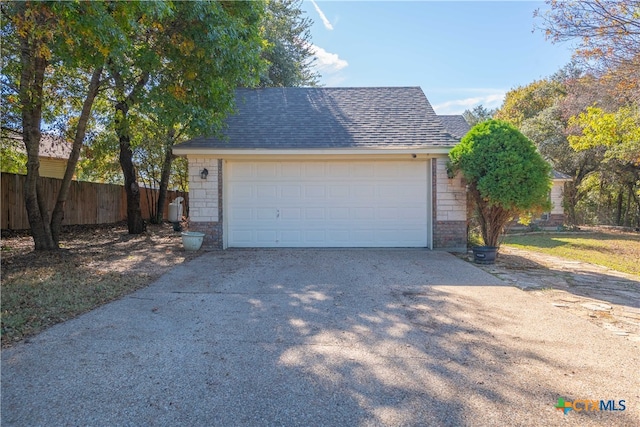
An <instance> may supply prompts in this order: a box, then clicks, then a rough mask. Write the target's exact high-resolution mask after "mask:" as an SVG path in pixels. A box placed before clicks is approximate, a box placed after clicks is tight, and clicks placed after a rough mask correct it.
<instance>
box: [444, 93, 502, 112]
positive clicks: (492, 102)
mask: <svg viewBox="0 0 640 427" xmlns="http://www.w3.org/2000/svg"><path fill="white" fill-rule="evenodd" d="M506 93H507V92H506V91H499V92H496V93H491V94H487V95H484V96H473V97H469V98H463V99H455V100H453V101H447V102H442V103H440V104H437V105H434V106H433V109H434V110H435V111H436V113H437V114H462V113H464V111H465V110H470V109H472V108H473V107H475V106H477V105H480V104H482V105H483V106H484V107H486V108H489V109H491V108H498V107H500V105H502V101H504V97H505V95H506Z"/></svg>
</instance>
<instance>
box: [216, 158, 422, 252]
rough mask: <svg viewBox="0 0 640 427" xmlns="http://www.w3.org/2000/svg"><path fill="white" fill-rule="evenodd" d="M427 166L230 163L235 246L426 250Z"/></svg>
mask: <svg viewBox="0 0 640 427" xmlns="http://www.w3.org/2000/svg"><path fill="white" fill-rule="evenodd" d="M427 169H428V168H427V163H426V162H424V161H422V162H421V161H408V162H405V161H375V162H373V161H367V162H329V161H324V162H255V163H251V162H229V163H228V165H227V168H226V172H225V181H226V183H227V184H226V187H225V201H224V203H225V204H226V206H227V209H228V221H227V224H226V227H227V229H226V236H227V245H228V246H231V247H278V246H281V247H425V246H427V234H428V232H427V230H428V219H427V201H428V197H429V189H428V188H427V184H428V180H427Z"/></svg>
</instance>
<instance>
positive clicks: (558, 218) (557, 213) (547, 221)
mask: <svg viewBox="0 0 640 427" xmlns="http://www.w3.org/2000/svg"><path fill="white" fill-rule="evenodd" d="M572 180H573V179H572V178H571V177H570V176H569V175H565V174H563V173H561V172H558V171H556V170H552V171H551V183H552V187H551V194H550V197H551V212H548V213H547V214H545V215H543V216H542V221H541V222H542V224H541V225H543V226H545V227H559V226H561V225H563V224H564V220H565V216H564V206H563V201H564V184H565V183H566V182H570V181H572Z"/></svg>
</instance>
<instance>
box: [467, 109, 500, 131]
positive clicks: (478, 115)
mask: <svg viewBox="0 0 640 427" xmlns="http://www.w3.org/2000/svg"><path fill="white" fill-rule="evenodd" d="M497 111H498V110H489V109H487V108H485V107H484V106H483V105H477V106H475V107H473V109H471V110H465V111H464V113H462V117H464V119H465V120H466V121H467V123H469V125H470V126H472V127H473V126H475V125H477V124H478V123H482V122H484V121H486V120H490V119H491V118H493V116H494V115H495V114H496V112H497Z"/></svg>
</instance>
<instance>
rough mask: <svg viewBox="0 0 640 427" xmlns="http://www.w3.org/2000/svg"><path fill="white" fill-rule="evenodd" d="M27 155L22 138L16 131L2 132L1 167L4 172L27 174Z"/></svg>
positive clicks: (0, 140) (0, 141) (0, 139)
mask: <svg viewBox="0 0 640 427" xmlns="http://www.w3.org/2000/svg"><path fill="white" fill-rule="evenodd" d="M26 165H27V155H26V154H25V152H24V146H23V145H22V141H21V140H20V139H16V138H15V133H14V132H11V131H6V130H3V131H2V134H0V169H1V170H2V172H7V173H16V174H20V175H25V174H26V173H27V167H26Z"/></svg>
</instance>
